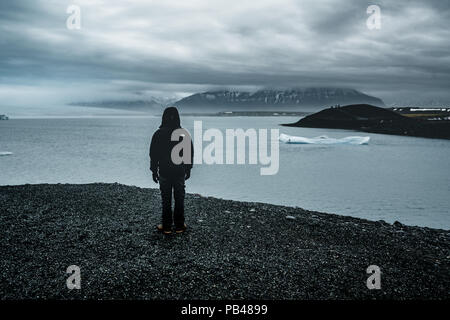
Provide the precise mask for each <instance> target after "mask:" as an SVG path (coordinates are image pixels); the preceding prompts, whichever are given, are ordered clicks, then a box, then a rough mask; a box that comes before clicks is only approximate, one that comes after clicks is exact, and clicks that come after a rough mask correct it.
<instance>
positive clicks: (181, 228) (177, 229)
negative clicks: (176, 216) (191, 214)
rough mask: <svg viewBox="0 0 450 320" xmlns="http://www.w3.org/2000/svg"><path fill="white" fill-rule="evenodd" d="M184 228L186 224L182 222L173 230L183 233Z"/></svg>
mask: <svg viewBox="0 0 450 320" xmlns="http://www.w3.org/2000/svg"><path fill="white" fill-rule="evenodd" d="M186 228H187V226H186V224H185V223H184V224H183V225H182V226H181V227H176V228H175V232H176V233H183V232H185V231H186Z"/></svg>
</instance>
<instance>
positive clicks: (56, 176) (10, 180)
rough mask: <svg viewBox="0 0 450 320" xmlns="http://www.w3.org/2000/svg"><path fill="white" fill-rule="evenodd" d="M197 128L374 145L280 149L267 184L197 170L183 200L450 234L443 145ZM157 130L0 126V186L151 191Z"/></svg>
mask: <svg viewBox="0 0 450 320" xmlns="http://www.w3.org/2000/svg"><path fill="white" fill-rule="evenodd" d="M194 120H202V121H203V130H206V129H208V128H218V129H221V130H222V131H223V132H225V129H228V128H229V129H233V128H243V129H246V128H255V129H258V128H266V129H271V128H278V129H280V133H286V134H289V135H296V136H304V137H310V138H311V137H316V136H320V135H327V136H329V137H333V138H342V137H346V136H352V135H353V136H354V135H359V136H362V135H364V136H370V138H371V139H370V143H369V145H366V146H365V145H363V146H352V145H292V144H283V143H280V168H279V172H278V174H276V175H273V176H261V175H260V165H248V164H247V165H237V164H235V165H205V164H203V165H195V166H194V169H193V171H192V176H191V179H190V180H188V181H187V189H186V190H187V192H190V193H200V194H202V195H209V196H215V197H219V198H226V199H234V200H243V201H259V202H268V203H274V204H281V205H288V206H298V207H302V208H305V209H309V210H317V211H323V212H328V213H336V214H340V215H350V216H355V217H362V218H366V219H370V220H381V219H383V220H385V221H387V222H394V221H395V220H398V221H400V222H402V223H405V224H408V225H420V226H429V227H435V228H444V229H449V228H450V218H449V216H448V208H449V207H450V197H449V194H450V192H449V191H450V172H449V169H448V159H449V158H450V141H447V140H438V139H423V138H413V137H400V136H389V135H378V134H365V133H361V132H354V131H347V130H332V129H312V128H290V127H280V126H278V124H280V123H289V122H293V121H295V120H298V118H296V117H293V118H291V117H182V125H183V126H184V127H186V128H187V129H188V130H189V131H190V132H191V133H192V132H193V125H194ZM159 124H160V118H159V117H150V116H149V117H138V116H129V117H101V116H98V115H97V116H96V117H92V118H71V119H12V120H9V121H1V122H0V151H9V152H12V153H13V154H12V155H9V156H5V157H0V184H1V185H11V184H25V183H92V182H119V183H123V184H127V185H135V186H140V187H152V188H156V187H157V185H156V184H155V183H153V181H152V179H151V173H150V171H149V159H148V148H149V144H150V138H151V135H152V134H153V132H154V131H155V130H156V128H157V127H158V126H159ZM273 138H274V137H273ZM206 145H207V143H206V142H204V144H203V147H205V146H206ZM196 151H198V150H196ZM247 159H248V158H247ZM143 214H145V213H143Z"/></svg>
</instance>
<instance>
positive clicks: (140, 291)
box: [0, 184, 450, 300]
mask: <svg viewBox="0 0 450 320" xmlns="http://www.w3.org/2000/svg"><path fill="white" fill-rule="evenodd" d="M0 203H1V206H0V226H1V242H0V243H1V245H0V297H1V299H3V300H10V299H158V300H159V299H276V300H291V299H449V298H450V231H448V230H437V229H431V228H423V227H410V226H405V225H403V224H400V223H394V224H388V223H386V222H383V221H378V222H373V221H367V220H364V219H357V218H352V217H345V216H339V215H335V214H326V213H319V212H312V211H306V210H303V209H300V208H292V207H284V206H277V205H270V204H263V203H250V202H238V201H231V200H221V199H216V198H211V197H203V196H200V195H194V194H187V195H186V222H187V224H188V231H187V232H186V233H184V234H172V235H169V236H165V235H163V234H161V233H158V232H157V231H156V228H155V226H156V224H157V223H159V222H160V210H161V206H160V195H159V190H157V189H144V188H138V187H131V186H125V185H120V184H86V185H70V184H41V185H22V186H2V187H0ZM70 265H77V266H79V267H80V268H81V290H68V289H67V286H66V279H67V278H68V276H69V275H68V274H66V269H67V267H68V266H70ZM369 265H377V266H379V267H380V269H381V289H380V290H369V289H368V288H367V286H366V280H367V278H368V277H369V274H367V273H366V269H367V267H368V266H369Z"/></svg>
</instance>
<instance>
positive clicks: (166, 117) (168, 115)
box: [150, 107, 194, 177]
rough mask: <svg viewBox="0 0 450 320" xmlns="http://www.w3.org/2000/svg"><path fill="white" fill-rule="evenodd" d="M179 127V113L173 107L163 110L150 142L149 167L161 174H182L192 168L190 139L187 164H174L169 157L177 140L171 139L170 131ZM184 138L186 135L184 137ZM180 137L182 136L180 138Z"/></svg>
mask: <svg viewBox="0 0 450 320" xmlns="http://www.w3.org/2000/svg"><path fill="white" fill-rule="evenodd" d="M179 128H181V125H180V115H179V114H178V110H177V108H175V107H169V108H166V109H165V110H164V113H163V116H162V122H161V125H160V126H159V129H158V130H157V131H156V132H155V133H154V134H153V137H152V142H151V144H150V169H151V170H152V172H153V173H154V174H155V173H158V171H159V174H160V175H161V176H172V177H173V176H184V175H185V173H186V171H188V170H191V169H192V163H193V159H194V147H193V145H192V141H191V161H190V163H189V164H186V163H182V164H178V165H177V164H174V163H173V162H172V159H171V152H172V148H173V147H174V146H176V145H177V144H178V143H179V141H181V140H179V141H171V136H172V132H173V131H174V130H176V129H179ZM185 138H186V137H185ZM180 139H182V138H180Z"/></svg>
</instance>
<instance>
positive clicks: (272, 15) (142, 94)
mask: <svg viewBox="0 0 450 320" xmlns="http://www.w3.org/2000/svg"><path fill="white" fill-rule="evenodd" d="M71 4H75V5H78V6H79V7H80V8H81V29H80V30H70V29H68V28H67V27H66V20H67V18H68V17H69V15H70V14H68V13H66V9H67V7H68V6H69V5H71ZM372 4H376V5H379V7H380V8H381V29H379V30H369V28H367V26H366V20H367V18H368V17H369V14H367V12H366V10H367V7H368V6H369V5H372ZM449 43H450V1H449V0H427V1H425V0H423V1H416V0H390V1H376V2H369V1H367V2H366V1H364V0H346V1H338V0H306V1H300V0H257V1H255V0H237V1H235V0H224V1H215V0H176V1H173V0H154V1H151V0H128V1H125V0H122V1H115V0H104V1H102V0H67V1H66V0H33V1H31V0H30V1H26V0H2V1H0V46H1V50H0V107H1V106H2V105H25V104H30V103H36V104H37V103H55V104H58V103H65V102H70V101H86V100H99V99H111V100H113V99H141V98H146V97H149V96H151V95H166V96H174V95H180V96H182V95H187V94H189V93H193V92H198V91H205V90H209V89H220V88H235V89H250V90H252V89H255V88H260V87H315V86H333V87H351V88H355V89H358V90H361V91H363V92H365V93H368V94H372V95H375V96H378V97H380V98H382V99H383V100H385V102H387V103H388V104H389V103H393V102H403V101H405V102H414V101H418V102H420V101H427V100H430V99H435V100H440V101H443V102H444V103H448V104H450V90H449V85H450V45H449Z"/></svg>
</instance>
